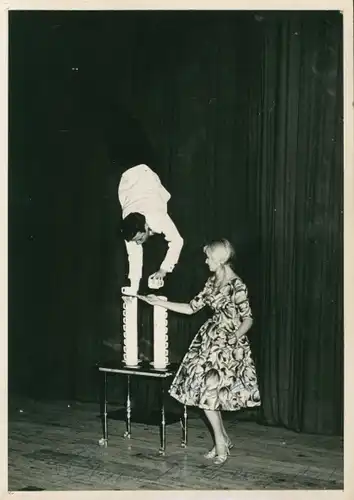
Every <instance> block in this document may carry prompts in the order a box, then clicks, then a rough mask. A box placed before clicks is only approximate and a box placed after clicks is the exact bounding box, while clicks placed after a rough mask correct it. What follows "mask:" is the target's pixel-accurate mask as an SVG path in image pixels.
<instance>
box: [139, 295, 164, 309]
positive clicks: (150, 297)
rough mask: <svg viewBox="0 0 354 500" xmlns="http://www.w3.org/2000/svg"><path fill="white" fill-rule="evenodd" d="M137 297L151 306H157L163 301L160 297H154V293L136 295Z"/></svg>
mask: <svg viewBox="0 0 354 500" xmlns="http://www.w3.org/2000/svg"><path fill="white" fill-rule="evenodd" d="M137 297H138V299H140V300H143V301H144V302H146V303H147V304H150V305H151V306H159V305H161V304H162V303H163V301H162V300H161V299H159V298H158V297H156V295H152V294H151V295H137Z"/></svg>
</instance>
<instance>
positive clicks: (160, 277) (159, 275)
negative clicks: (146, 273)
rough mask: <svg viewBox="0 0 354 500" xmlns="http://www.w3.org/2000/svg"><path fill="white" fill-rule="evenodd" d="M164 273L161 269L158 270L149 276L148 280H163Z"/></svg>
mask: <svg viewBox="0 0 354 500" xmlns="http://www.w3.org/2000/svg"><path fill="white" fill-rule="evenodd" d="M166 274H167V273H166V271H164V270H163V269H159V270H158V271H157V272H156V273H155V274H152V275H151V276H150V279H153V280H163V279H164V278H165V276H166Z"/></svg>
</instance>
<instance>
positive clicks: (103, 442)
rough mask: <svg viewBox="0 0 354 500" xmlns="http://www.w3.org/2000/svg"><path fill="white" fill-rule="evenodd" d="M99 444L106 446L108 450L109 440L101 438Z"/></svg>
mask: <svg viewBox="0 0 354 500" xmlns="http://www.w3.org/2000/svg"><path fill="white" fill-rule="evenodd" d="M98 444H99V445H100V446H104V447H105V448H107V445H108V442H107V439H105V438H101V439H100V440H99V441H98Z"/></svg>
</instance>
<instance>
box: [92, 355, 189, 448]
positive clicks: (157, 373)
mask: <svg viewBox="0 0 354 500" xmlns="http://www.w3.org/2000/svg"><path fill="white" fill-rule="evenodd" d="M177 368H178V366H177V365H169V366H168V367H167V368H166V369H165V370H158V369H155V368H153V366H151V365H150V364H149V363H148V364H146V363H145V364H141V365H139V366H138V367H134V368H131V367H128V366H126V365H125V364H124V363H122V362H111V363H105V364H101V365H98V371H99V373H100V374H101V375H102V376H103V380H102V379H101V382H102V384H100V385H101V388H102V390H101V391H100V401H101V419H102V427H103V438H102V439H100V440H99V444H100V446H107V445H108V426H107V406H108V401H107V376H108V375H125V376H126V377H127V399H126V432H125V433H124V438H127V439H130V438H131V399H130V396H131V393H130V379H131V377H133V376H137V377H147V378H154V379H157V380H159V381H160V401H161V409H160V411H161V422H160V448H159V454H160V455H165V451H166V418H165V392H166V387H165V386H166V382H167V381H168V380H169V379H171V378H172V377H173V376H174V375H175V373H176V370H177ZM180 422H181V429H182V441H181V446H182V448H185V447H186V446H187V407H186V406H184V407H183V415H182V416H181V419H180Z"/></svg>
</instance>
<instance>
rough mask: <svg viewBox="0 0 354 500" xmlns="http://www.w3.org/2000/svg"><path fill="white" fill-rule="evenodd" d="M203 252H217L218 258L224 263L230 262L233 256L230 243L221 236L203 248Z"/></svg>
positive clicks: (233, 252) (232, 248) (233, 251)
mask: <svg viewBox="0 0 354 500" xmlns="http://www.w3.org/2000/svg"><path fill="white" fill-rule="evenodd" d="M203 251H204V253H205V254H206V255H207V254H208V253H209V252H210V253H211V252H212V253H214V252H217V253H218V254H219V256H220V259H221V260H223V261H224V264H229V265H230V264H231V261H232V259H233V258H234V257H235V250H234V247H233V246H232V245H231V243H230V242H229V241H228V240H226V239H225V238H222V239H221V240H216V241H212V242H211V243H209V244H208V245H205V247H204V248H203Z"/></svg>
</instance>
